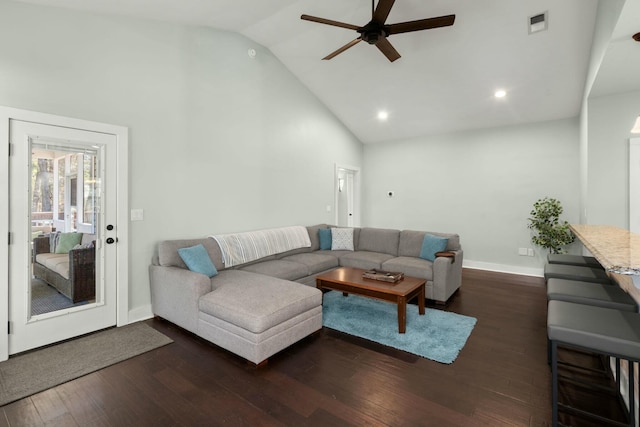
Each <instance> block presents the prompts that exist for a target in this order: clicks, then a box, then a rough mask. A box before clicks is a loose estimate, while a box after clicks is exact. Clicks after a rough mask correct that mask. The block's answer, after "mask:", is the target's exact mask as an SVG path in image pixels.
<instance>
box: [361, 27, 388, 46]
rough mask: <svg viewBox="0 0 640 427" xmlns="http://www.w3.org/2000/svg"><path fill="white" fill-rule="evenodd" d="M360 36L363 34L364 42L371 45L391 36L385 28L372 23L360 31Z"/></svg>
mask: <svg viewBox="0 0 640 427" xmlns="http://www.w3.org/2000/svg"><path fill="white" fill-rule="evenodd" d="M358 32H359V33H360V34H362V36H361V38H362V40H364V41H366V42H367V43H369V44H376V43H378V41H379V40H380V39H383V38H385V37H388V36H389V31H388V30H386V29H385V27H384V26H382V25H380V24H378V23H376V22H374V21H371V22H369V23H368V24H367V25H365V26H364V27H362V28H361V29H360V30H358Z"/></svg>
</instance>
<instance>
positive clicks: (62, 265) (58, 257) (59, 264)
mask: <svg viewBox="0 0 640 427" xmlns="http://www.w3.org/2000/svg"><path fill="white" fill-rule="evenodd" d="M36 262H37V263H38V264H41V265H44V266H45V267H47V268H48V269H49V270H51V271H54V272H56V273H58V274H59V275H61V276H62V277H64V278H65V279H68V278H69V254H51V253H48V252H45V253H43V254H38V255H36Z"/></svg>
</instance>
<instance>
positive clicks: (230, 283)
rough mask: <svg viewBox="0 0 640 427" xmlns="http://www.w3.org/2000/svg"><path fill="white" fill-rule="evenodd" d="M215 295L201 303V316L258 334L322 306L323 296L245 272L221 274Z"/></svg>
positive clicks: (297, 286) (303, 287)
mask: <svg viewBox="0 0 640 427" xmlns="http://www.w3.org/2000/svg"><path fill="white" fill-rule="evenodd" d="M218 279H220V283H219V284H217V285H215V286H214V287H215V288H216V289H215V290H214V291H212V292H209V293H208V294H206V295H204V296H202V297H201V298H200V300H199V301H198V307H199V309H200V311H201V312H203V313H206V314H208V315H210V316H213V317H216V318H218V319H222V320H224V321H226V322H229V323H232V324H234V325H236V326H238V327H240V328H243V329H246V330H248V331H250V332H252V333H255V334H259V333H262V332H264V331H266V330H267V329H269V328H272V327H274V326H276V325H278V324H280V323H282V322H284V321H286V320H288V319H291V318H293V317H295V316H297V315H299V314H301V313H304V312H306V311H308V310H310V309H312V308H314V307H318V306H320V305H322V292H320V291H319V290H318V289H315V288H312V287H309V286H304V285H301V284H299V283H294V282H290V281H287V280H281V279H277V278H275V277H268V276H263V275H257V274H253V273H250V272H246V271H242V270H233V271H226V272H224V274H223V273H222V272H221V274H219V275H218V276H216V277H214V278H213V279H211V280H212V283H214V282H216V281H218Z"/></svg>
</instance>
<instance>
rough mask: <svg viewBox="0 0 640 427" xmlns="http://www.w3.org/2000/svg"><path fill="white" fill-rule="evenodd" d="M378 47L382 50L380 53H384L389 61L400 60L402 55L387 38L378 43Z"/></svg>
mask: <svg viewBox="0 0 640 427" xmlns="http://www.w3.org/2000/svg"><path fill="white" fill-rule="evenodd" d="M376 47H377V48H378V49H380V52H382V53H383V54H384V56H386V57H387V59H388V60H389V61H391V62H393V61H395V60H396V59H398V58H400V54H399V53H398V51H397V50H396V49H395V48H394V47H393V46H392V45H391V43H389V40H387V39H386V38H385V37H383V38H381V39H380V40H378V42H377V43H376Z"/></svg>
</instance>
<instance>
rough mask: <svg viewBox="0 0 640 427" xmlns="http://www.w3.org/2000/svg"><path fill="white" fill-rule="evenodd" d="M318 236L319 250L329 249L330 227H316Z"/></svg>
mask: <svg viewBox="0 0 640 427" xmlns="http://www.w3.org/2000/svg"><path fill="white" fill-rule="evenodd" d="M318 237H319V238H320V250H323V251H329V250H331V229H330V228H320V229H318Z"/></svg>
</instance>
